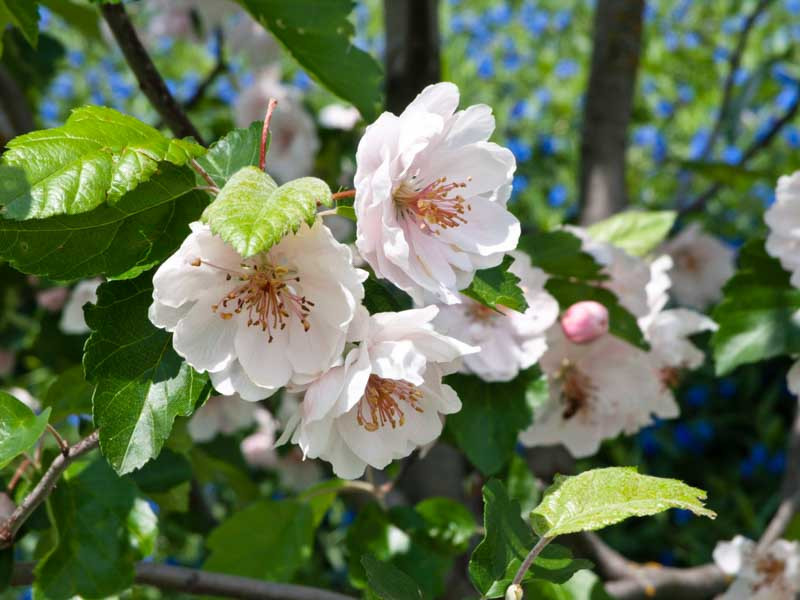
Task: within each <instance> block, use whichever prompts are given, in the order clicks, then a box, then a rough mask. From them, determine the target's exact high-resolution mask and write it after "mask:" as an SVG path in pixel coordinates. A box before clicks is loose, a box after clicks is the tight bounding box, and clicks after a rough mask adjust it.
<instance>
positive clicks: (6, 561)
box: [0, 548, 14, 594]
mask: <svg viewBox="0 0 800 600" xmlns="http://www.w3.org/2000/svg"><path fill="white" fill-rule="evenodd" d="M13 573H14V549H13V548H6V549H5V550H0V594H2V593H3V592H5V591H6V589H8V587H9V586H10V585H11V576H12V575H13Z"/></svg>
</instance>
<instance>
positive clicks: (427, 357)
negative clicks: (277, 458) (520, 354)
mask: <svg viewBox="0 0 800 600" xmlns="http://www.w3.org/2000/svg"><path fill="white" fill-rule="evenodd" d="M437 312H438V310H437V308H436V307H435V306H428V307H426V308H422V309H414V310H406V311H403V312H398V313H379V314H375V315H372V316H371V317H369V316H366V315H364V313H363V312H362V313H361V316H360V318H359V321H358V322H357V323H356V324H355V326H354V327H353V331H352V332H351V339H352V340H353V341H357V342H359V343H358V346H356V347H354V348H353V349H352V350H350V351H349V352H348V353H347V355H346V357H345V358H344V361H343V363H342V364H340V365H338V366H336V367H333V368H332V369H330V370H329V371H328V372H327V373H325V374H324V375H323V376H322V377H320V378H319V379H317V380H316V381H314V382H313V383H311V385H310V386H309V387H308V389H307V390H306V392H305V397H304V399H303V403H302V406H301V410H300V412H299V415H298V418H299V425H298V426H297V429H296V430H295V431H294V433H293V436H292V441H293V442H295V443H296V444H298V445H299V446H300V448H301V449H302V450H303V453H304V454H305V456H306V457H310V458H322V459H324V460H327V461H328V462H330V463H331V464H332V465H333V470H334V472H335V473H336V474H337V475H338V476H339V477H343V478H348V479H352V478H356V477H359V476H361V475H362V474H363V473H364V469H365V467H366V466H367V465H371V466H373V467H375V468H378V469H382V468H384V467H386V466H387V465H388V464H389V463H390V462H391V461H392V460H395V459H398V458H403V457H405V456H408V455H409V454H410V453H411V452H413V451H414V449H415V448H417V447H419V446H423V445H425V444H427V443H429V442H431V441H433V440H435V439H436V438H437V437H438V436H439V434H440V433H441V431H442V420H441V418H440V415H446V414H451V413H454V412H457V411H458V410H459V409H460V408H461V402H460V400H459V399H458V396H457V395H456V393H455V391H454V390H453V389H452V388H451V387H450V386H448V385H445V384H443V383H442V376H443V375H445V374H447V373H448V372H450V371H452V369H453V368H455V367H457V364H456V361H457V360H458V359H459V358H460V357H461V356H464V355H466V354H469V353H471V352H475V351H477V348H474V347H472V346H468V345H466V344H464V343H462V342H459V341H458V340H455V339H453V338H450V337H447V336H444V335H442V334H439V333H437V332H436V331H435V330H434V329H433V326H432V325H431V321H432V320H433V319H434V317H435V316H436V314H437ZM289 429H290V430H291V427H290V428H289ZM284 435H286V434H284Z"/></svg>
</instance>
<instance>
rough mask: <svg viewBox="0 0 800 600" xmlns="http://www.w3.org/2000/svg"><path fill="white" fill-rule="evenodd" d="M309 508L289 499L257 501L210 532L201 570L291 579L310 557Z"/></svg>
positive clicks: (264, 577)
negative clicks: (208, 552) (206, 558)
mask: <svg viewBox="0 0 800 600" xmlns="http://www.w3.org/2000/svg"><path fill="white" fill-rule="evenodd" d="M313 534H314V529H313V526H312V517H311V509H310V508H309V507H308V506H306V505H305V504H301V503H299V502H294V501H291V500H281V501H279V502H269V501H266V500H260V501H258V502H255V503H253V504H251V505H250V506H248V507H247V508H245V509H244V510H241V511H239V512H237V513H234V514H233V516H231V517H230V518H228V519H227V520H226V521H224V522H223V523H222V524H221V525H219V527H217V528H216V529H215V530H214V531H212V532H211V535H210V536H209V538H208V542H207V544H206V545H207V546H208V549H209V550H210V552H211V555H210V556H209V557H208V560H206V562H205V565H204V570H206V571H215V572H218V573H228V574H231V575H241V576H243V577H253V578H256V579H266V580H269V581H290V580H291V579H292V577H293V576H294V574H295V573H296V572H297V571H298V569H300V568H301V567H302V566H303V565H304V564H305V563H306V562H308V560H309V559H310V558H311V548H312V543H313V538H314V535H313Z"/></svg>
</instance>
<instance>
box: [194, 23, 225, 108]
mask: <svg viewBox="0 0 800 600" xmlns="http://www.w3.org/2000/svg"><path fill="white" fill-rule="evenodd" d="M214 37H215V40H216V41H215V43H216V45H217V61H216V63H215V64H214V68H213V69H211V71H210V72H209V74H208V75H206V78H205V79H203V81H202V82H201V83H200V85H198V86H197V88H196V89H195V90H194V92H193V93H192V95H191V96H190V97H189V98H188V99H187V100H186V102H184V103H183V109H184V110H187V111H188V110H192V109H193V108H194V107H195V106H197V105H198V104H200V101H201V100H202V99H203V98H204V97H205V95H206V92H208V90H209V88H210V87H211V86H212V85H213V84H214V82H215V81H216V80H217V78H218V77H219V76H221V75H222V74H223V73H225V71H227V70H228V63H227V61H226V60H225V36H224V34H223V32H222V28H221V27H217V28H216V29H215V30H214Z"/></svg>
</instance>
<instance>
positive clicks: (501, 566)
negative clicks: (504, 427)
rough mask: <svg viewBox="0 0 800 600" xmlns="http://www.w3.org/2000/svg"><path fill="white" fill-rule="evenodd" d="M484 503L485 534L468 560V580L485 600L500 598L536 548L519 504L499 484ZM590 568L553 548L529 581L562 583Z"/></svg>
mask: <svg viewBox="0 0 800 600" xmlns="http://www.w3.org/2000/svg"><path fill="white" fill-rule="evenodd" d="M483 503H484V512H483V523H484V529H485V531H486V533H485V534H484V537H483V540H481V542H480V543H479V544H478V546H477V547H476V548H475V551H474V552H473V553H472V556H471V557H470V559H469V576H470V579H471V580H472V583H473V584H474V585H475V587H476V588H477V589H478V591H479V592H480V593H481V594H482V595H483V596H484V597H486V598H500V597H502V596H503V594H505V590H506V588H507V587H508V586H509V585H510V583H511V581H512V580H513V578H514V575H515V574H516V572H517V570H518V569H519V567H520V565H521V564H522V561H524V560H525V557H526V556H527V555H528V552H530V550H531V549H532V548H533V546H534V545H535V544H536V537H535V536H534V535H533V532H532V531H531V529H530V527H529V526H528V525H527V524H526V523H525V521H523V520H522V517H521V516H520V507H519V504H518V503H517V502H516V501H512V500H511V499H510V498H509V497H508V493H507V492H506V489H505V487H503V484H502V483H500V482H499V481H498V480H496V479H490V480H489V481H488V482H487V483H486V485H484V486H483ZM587 568H591V563H590V562H589V561H586V560H573V558H572V554H571V553H570V551H569V550H567V549H566V548H564V547H562V546H558V545H554V544H550V545H548V546H547V547H545V549H544V550H543V551H542V553H541V554H540V555H539V556H538V557H537V558H536V560H535V561H534V562H533V565H532V567H531V569H530V570H529V571H528V573H527V574H526V579H528V578H536V579H544V580H547V581H552V582H554V583H563V582H564V581H567V580H568V579H569V578H570V577H572V575H573V574H574V573H575V572H576V571H578V570H580V569H587ZM523 581H524V580H523ZM533 597H535V596H533Z"/></svg>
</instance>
